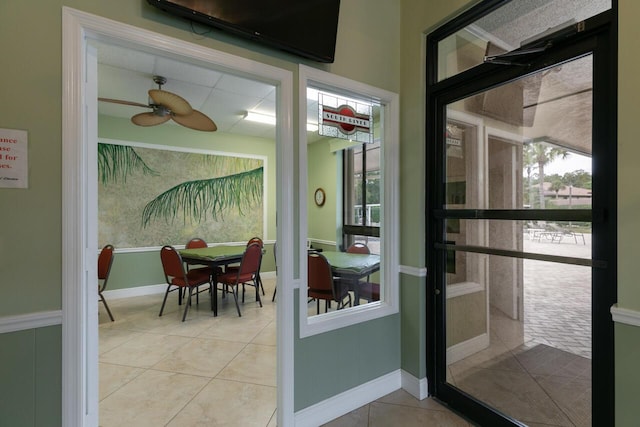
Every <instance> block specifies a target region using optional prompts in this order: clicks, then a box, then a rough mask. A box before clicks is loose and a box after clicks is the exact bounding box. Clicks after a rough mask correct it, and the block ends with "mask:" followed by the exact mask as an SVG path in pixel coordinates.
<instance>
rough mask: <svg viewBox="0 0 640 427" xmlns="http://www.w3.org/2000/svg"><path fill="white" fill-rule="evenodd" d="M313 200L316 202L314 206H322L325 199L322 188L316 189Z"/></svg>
mask: <svg viewBox="0 0 640 427" xmlns="http://www.w3.org/2000/svg"><path fill="white" fill-rule="evenodd" d="M314 198H315V201H316V205H318V206H322V205H324V200H325V198H326V195H325V194H324V190H323V189H322V188H318V189H316V193H315V195H314Z"/></svg>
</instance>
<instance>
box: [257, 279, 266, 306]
mask: <svg viewBox="0 0 640 427" xmlns="http://www.w3.org/2000/svg"><path fill="white" fill-rule="evenodd" d="M258 280H260V276H258ZM255 285H256V300H257V301H258V304H260V307H262V298H260V285H259V284H258V283H257V282H256V284H255ZM262 292H263V295H264V289H263V290H262Z"/></svg>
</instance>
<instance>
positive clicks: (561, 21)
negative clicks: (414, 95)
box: [438, 0, 611, 81]
mask: <svg viewBox="0 0 640 427" xmlns="http://www.w3.org/2000/svg"><path fill="white" fill-rule="evenodd" d="M608 9H611V0H588V1H566V0H513V1H511V2H509V3H507V4H505V5H504V6H502V7H501V8H499V9H497V10H495V11H493V12H492V13H490V14H488V15H486V16H484V17H482V18H480V19H478V20H477V21H475V22H473V23H472V24H470V25H467V26H466V27H465V28H463V29H461V30H459V31H457V32H455V33H453V34H451V35H449V36H448V37H445V38H444V39H442V40H441V41H440V42H439V43H438V81H440V80H443V79H446V78H448V77H452V76H455V75H456V74H458V73H461V72H463V71H466V70H468V69H470V68H473V67H475V66H477V65H480V64H482V63H483V62H484V57H485V56H488V55H497V54H501V53H504V52H509V51H512V50H514V49H518V48H520V47H521V46H523V45H527V44H529V43H532V42H534V41H536V40H540V39H543V38H544V37H545V36H548V35H549V34H551V33H554V32H556V31H560V30H563V29H565V30H566V29H567V28H569V27H571V26H572V25H573V24H576V23H578V22H581V21H584V20H585V19H588V18H590V17H593V16H595V15H597V14H599V13H601V12H604V11H606V10H608Z"/></svg>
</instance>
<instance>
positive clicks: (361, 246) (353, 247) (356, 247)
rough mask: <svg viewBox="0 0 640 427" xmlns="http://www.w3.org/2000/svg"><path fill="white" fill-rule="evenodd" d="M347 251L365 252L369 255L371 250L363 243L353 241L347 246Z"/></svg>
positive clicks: (354, 252)
mask: <svg viewBox="0 0 640 427" xmlns="http://www.w3.org/2000/svg"><path fill="white" fill-rule="evenodd" d="M347 252H348V253H350V254H366V255H369V254H370V253H371V251H370V250H369V247H368V246H367V245H365V244H364V243H354V244H353V245H351V246H349V247H348V248H347Z"/></svg>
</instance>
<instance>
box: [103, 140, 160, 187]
mask: <svg viewBox="0 0 640 427" xmlns="http://www.w3.org/2000/svg"><path fill="white" fill-rule="evenodd" d="M136 171H139V172H142V173H143V174H144V175H157V173H156V172H155V171H154V170H153V169H151V168H150V167H149V166H147V164H146V163H145V162H144V160H142V158H141V157H140V156H139V155H138V153H136V151H135V150H134V149H133V148H132V147H129V146H127V145H114V144H102V143H98V174H99V176H100V178H99V179H100V182H101V183H102V184H103V185H106V184H108V183H110V182H113V183H118V182H123V183H124V182H126V181H127V177H128V176H129V175H131V174H133V173H134V172H136Z"/></svg>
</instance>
